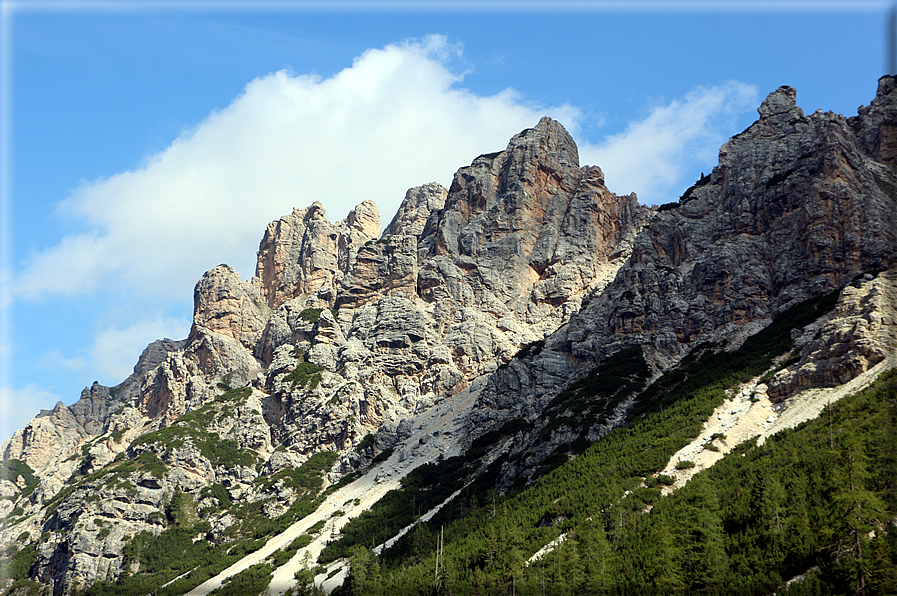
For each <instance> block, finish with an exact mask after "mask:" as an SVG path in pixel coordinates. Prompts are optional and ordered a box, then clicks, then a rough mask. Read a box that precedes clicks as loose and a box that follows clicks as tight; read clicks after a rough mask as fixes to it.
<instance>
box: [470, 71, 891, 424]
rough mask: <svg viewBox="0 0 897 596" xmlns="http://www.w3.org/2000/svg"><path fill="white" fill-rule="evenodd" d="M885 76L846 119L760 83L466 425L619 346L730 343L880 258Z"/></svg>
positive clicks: (652, 349)
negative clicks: (622, 253) (700, 164)
mask: <svg viewBox="0 0 897 596" xmlns="http://www.w3.org/2000/svg"><path fill="white" fill-rule="evenodd" d="M893 81H894V79H892V78H890V77H885V78H883V79H882V80H881V82H880V84H879V89H878V94H877V96H876V98H875V100H874V101H873V103H872V105H871V106H870V107H869V108H868V109H863V110H861V114H862V115H861V116H859V117H857V118H855V119H853V120H851V121H848V120H847V119H846V118H844V117H843V116H840V115H836V114H833V113H822V112H821V111H820V112H816V113H815V114H811V115H810V116H804V114H803V112H802V111H801V109H800V108H799V107H797V106H796V103H795V97H796V92H795V90H794V89H792V88H790V87H781V88H779V89H778V90H776V91H774V92H773V93H771V94H770V95H769V96H768V97H767V98H766V100H765V101H764V102H763V104H762V105H761V106H760V108H759V110H758V111H759V115H760V118H759V120H757V121H756V122H755V123H754V124H752V125H751V126H750V127H749V128H748V129H747V130H745V131H744V132H742V133H741V134H739V135H736V136H735V137H733V138H732V139H731V140H729V141H728V142H727V143H726V144H724V145H723V147H722V148H721V149H720V157H719V165H718V166H717V167H715V168H714V169H713V171H712V172H711V173H710V175H709V176H706V177H704V178H702V179H701V180H699V181H698V182H697V183H696V184H695V185H694V186H693V187H692V188H690V189H688V190H687V191H686V193H685V194H684V195H683V197H682V199H681V200H680V201H679V203H677V204H671V205H665V206H663V207H661V208H658V209H656V211H655V213H654V214H653V217H652V219H651V222H650V224H648V225H647V226H646V227H644V228H643V229H642V230H641V232H640V233H639V234H638V236H637V237H636V238H635V240H634V242H633V249H632V255H631V257H630V258H629V259H628V261H627V262H626V264H625V265H624V266H623V267H622V268H621V269H620V270H619V272H618V273H617V275H616V278H615V279H614V281H613V283H611V284H610V285H609V286H608V287H607V288H606V289H604V290H603V291H600V292H593V293H592V294H591V295H590V296H589V297H588V299H587V304H585V305H584V306H583V308H582V309H581V310H579V311H578V312H577V313H576V314H575V315H574V316H573V317H572V318H571V320H570V322H569V324H567V325H565V326H564V327H563V328H561V329H559V330H558V332H557V333H555V334H554V335H552V336H551V337H549V338H548V339H547V341H546V343H545V349H544V350H542V351H541V352H540V353H539V354H538V355H536V356H534V357H533V358H532V362H527V363H526V364H522V365H520V366H517V365H514V366H511V367H508V368H506V369H504V370H502V371H501V372H500V373H499V374H496V375H495V376H494V377H493V379H492V380H491V382H490V389H489V390H487V391H485V392H484V394H483V396H482V403H481V406H482V408H481V412H480V416H481V419H480V420H478V421H477V424H488V421H489V420H495V419H500V418H502V417H506V416H511V415H515V416H519V415H521V414H526V413H529V414H530V415H532V413H533V412H537V411H539V409H540V407H541V406H542V405H544V403H546V401H547V400H549V399H550V397H551V396H552V395H554V394H556V392H557V389H556V388H557V387H558V386H559V385H563V384H564V381H563V380H564V379H565V378H571V376H574V377H575V376H576V375H581V374H583V373H584V372H585V371H586V370H588V369H590V368H591V367H592V366H594V365H595V364H596V363H598V362H600V360H601V359H602V358H604V357H606V356H607V355H609V354H611V353H614V352H617V351H619V350H620V349H621V348H622V347H625V346H627V345H641V346H644V348H645V353H646V356H647V357H648V359H649V361H650V362H651V363H653V364H654V365H655V366H656V367H657V368H658V369H663V368H666V367H667V366H669V365H671V364H672V363H675V362H676V361H678V360H679V359H680V358H681V357H682V356H684V355H685V354H687V353H688V352H689V351H690V350H691V349H692V348H693V347H694V346H696V345H698V344H700V343H702V342H708V341H709V342H722V344H724V345H727V346H728V347H729V348H732V347H736V346H737V345H739V343H740V341H742V340H743V339H744V337H746V336H747V335H749V334H750V333H753V332H755V331H757V330H758V329H760V328H762V327H763V326H764V325H766V324H767V323H768V322H770V321H771V319H772V317H773V316H774V315H775V314H776V313H778V312H780V311H781V310H783V309H784V308H787V307H788V306H790V305H791V304H793V303H795V302H797V301H800V300H803V299H806V298H808V297H811V296H815V295H819V294H823V293H826V292H830V291H832V290H834V289H836V288H839V287H843V286H845V285H847V284H849V283H850V282H851V281H852V280H853V279H854V278H856V276H858V275H860V274H862V273H863V272H867V271H870V270H879V269H886V268H888V267H890V266H893V258H894V245H895V238H897V233H895V227H894V225H895V224H894V222H895V221H897V209H895V201H894V198H893V197H892V196H889V193H890V194H891V195H893V192H892V189H893V188H895V187H893V186H889V182H888V180H889V179H890V178H888V176H892V175H893V172H892V167H893V166H891V165H888V163H885V161H878V159H882V160H888V159H890V158H888V157H887V141H882V138H885V139H887V138H888V134H889V133H887V132H886V131H887V129H888V127H890V126H892V125H893V118H892V116H893V109H894V108H893V106H894V105H895V104H897V94H895V88H894V83H893ZM882 147H885V149H882ZM883 156H884V157H883ZM510 396H513V397H510Z"/></svg>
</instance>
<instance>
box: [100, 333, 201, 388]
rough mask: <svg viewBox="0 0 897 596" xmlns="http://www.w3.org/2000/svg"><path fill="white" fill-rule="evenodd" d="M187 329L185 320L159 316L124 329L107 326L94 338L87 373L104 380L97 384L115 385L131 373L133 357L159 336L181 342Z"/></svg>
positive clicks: (135, 361)
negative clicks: (95, 374)
mask: <svg viewBox="0 0 897 596" xmlns="http://www.w3.org/2000/svg"><path fill="white" fill-rule="evenodd" d="M189 328H190V322H189V321H185V320H182V319H177V318H171V317H162V316H157V317H156V318H154V319H149V320H144V321H138V322H137V323H134V324H133V325H129V326H127V327H125V328H124V329H119V328H118V327H117V326H115V325H112V326H110V327H107V328H106V329H104V330H103V331H101V332H100V333H99V334H97V336H96V337H95V338H94V343H93V346H92V347H91V361H92V367H91V370H93V371H96V373H97V374H98V375H100V376H101V377H105V378H104V379H103V380H102V381H101V382H105V383H107V384H109V385H115V384H118V383H120V382H122V381H123V380H125V379H126V378H127V377H128V375H130V374H131V372H133V370H134V365H135V364H136V363H137V358H138V357H139V356H140V354H141V353H142V352H143V350H144V348H146V346H147V345H148V344H149V343H150V342H152V341H155V340H157V339H161V338H163V337H167V338H170V339H183V338H184V337H186V331H187V330H189Z"/></svg>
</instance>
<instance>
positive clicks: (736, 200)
mask: <svg viewBox="0 0 897 596" xmlns="http://www.w3.org/2000/svg"><path fill="white" fill-rule="evenodd" d="M895 88H897V86H895V83H894V79H893V78H890V77H886V78H883V79H882V80H881V82H880V85H879V90H878V94H877V96H876V98H875V100H874V101H873V102H872V104H871V105H870V106H868V107H865V108H861V109H860V111H859V114H858V115H857V116H855V117H852V118H849V119H846V118H844V117H842V116H839V115H836V114H832V113H822V112H816V113H815V114H811V115H809V116H805V115H804V114H803V112H802V111H801V110H800V108H798V107H797V105H796V102H795V98H796V94H795V91H794V90H793V89H791V88H789V87H782V88H779V89H778V90H776V91H774V92H773V93H771V94H770V95H769V96H768V97H767V98H766V100H765V101H764V102H763V104H762V105H761V106H760V109H759V115H760V118H759V120H758V121H757V122H755V123H754V124H753V125H752V126H751V127H749V128H748V129H747V130H745V131H744V132H743V133H741V134H739V135H736V136H735V137H733V138H732V139H731V140H730V141H729V142H727V143H726V144H725V145H723V147H722V148H721V150H720V157H719V165H718V166H717V167H715V168H714V169H713V171H712V172H711V173H710V174H709V175H708V176H706V177H702V178H701V179H700V180H698V181H697V182H696V184H695V185H694V186H693V187H691V188H690V189H688V190H687V191H686V192H685V194H684V195H683V196H682V198H681V199H680V201H679V202H678V203H674V204H669V205H664V206H661V207H655V208H647V207H644V206H641V205H639V204H638V201H637V198H636V196H635V195H629V196H617V195H615V194H613V193H611V192H610V191H609V190H608V189H607V188H606V186H605V184H604V176H603V173H602V171H601V170H600V169H599V168H598V167H595V166H584V167H583V166H580V164H579V158H578V150H577V148H576V145H575V143H574V142H573V140H572V138H571V137H570V135H569V134H568V133H567V131H566V130H564V128H563V127H562V126H561V125H560V124H559V123H557V122H555V121H553V120H551V119H549V118H543V119H542V120H541V121H540V122H539V123H538V124H537V125H536V126H534V127H533V128H531V129H527V130H524V131H522V132H521V133H519V134H517V135H515V136H514V137H513V138H512V139H511V140H510V142H509V143H508V146H507V147H506V149H505V150H504V151H500V152H497V153H494V154H488V155H481V156H479V157H477V158H476V159H475V160H473V162H472V163H471V164H470V165H469V166H466V167H463V168H461V169H460V170H458V172H457V173H456V174H455V177H454V179H453V181H452V184H451V186H450V188H448V189H446V188H444V187H442V186H440V185H438V184H436V183H430V184H425V185H423V186H420V187H416V188H412V189H410V190H409V191H408V192H407V194H406V196H405V199H404V201H403V202H402V205H401V207H400V208H399V211H398V212H397V213H396V215H395V217H394V218H393V219H392V221H391V223H390V224H389V225H388V226H387V228H386V230H385V232H384V233H383V234H382V235H381V234H380V216H379V213H378V211H377V208H376V207H375V206H374V204H373V203H371V202H369V201H365V202H363V203H361V204H359V205H358V206H356V207H355V208H354V209H353V210H352V211H351V212H350V213H349V214H348V216H347V217H346V218H345V219H344V220H342V221H339V222H337V223H331V222H330V221H328V220H327V218H326V216H325V213H324V209H323V206H322V205H321V204H320V203H317V202H316V203H314V204H313V205H311V206H310V207H308V208H306V209H294V210H293V212H292V213H291V214H289V215H287V216H285V217H283V218H281V219H279V220H277V221H275V222H272V223H271V224H269V225H268V228H267V230H266V231H265V234H264V238H263V239H262V241H261V243H260V246H259V251H258V263H257V267H256V272H255V276H254V277H253V278H252V279H249V280H241V279H240V277H239V275H238V274H237V273H236V272H235V271H234V270H233V269H231V268H230V267H228V266H227V265H219V266H218V267H215V268H213V269H210V270H209V271H208V272H206V274H205V275H204V276H203V277H202V279H201V280H200V281H199V282H198V283H197V285H196V288H195V291H194V319H193V326H192V328H191V331H190V335H189V337H188V338H187V339H185V340H183V341H179V342H174V341H171V340H160V341H159V342H154V343H153V344H151V345H150V346H149V347H148V348H147V349H146V351H145V352H144V353H143V355H142V356H141V358H140V360H139V362H138V363H137V366H135V369H134V373H133V374H132V375H131V376H130V377H128V379H126V380H125V382H123V383H122V384H121V385H119V386H117V387H113V388H106V387H102V386H100V385H96V384H95V385H94V386H93V387H91V388H89V389H85V391H84V393H83V394H82V396H81V399H80V400H79V401H78V402H77V403H75V404H73V405H72V406H68V407H66V406H65V405H63V404H61V403H60V404H58V405H57V406H56V408H54V410H52V411H50V412H42V413H41V414H40V415H39V416H38V417H37V418H36V419H35V420H34V421H32V422H31V423H30V424H29V425H28V426H27V427H26V428H25V429H23V430H21V431H18V432H17V433H16V434H15V435H14V436H13V437H12V438H11V439H10V440H9V441H7V443H6V444H5V445H4V459H5V460H20V461H21V462H23V463H24V464H27V466H30V468H31V469H32V470H34V472H35V473H36V474H37V476H38V477H39V479H40V481H39V484H38V485H37V487H36V489H35V490H34V491H33V492H31V493H30V494H28V495H24V494H23V493H24V492H25V491H24V490H19V489H17V488H16V487H15V486H14V483H10V482H8V481H7V483H6V484H9V485H10V486H7V485H6V484H0V494H6V493H7V492H8V493H9V498H10V499H13V500H14V501H15V505H16V507H18V508H19V509H17V511H19V513H18V514H17V515H20V516H21V519H18V521H16V523H14V524H11V525H10V526H9V527H8V528H6V529H4V530H0V535H2V536H3V537H4V540H6V539H7V538H9V537H11V536H13V535H14V534H13V533H15V536H20V535H24V534H22V532H23V531H25V530H27V532H28V533H29V534H30V535H32V536H35V537H37V536H41V535H43V538H41V540H40V541H39V544H38V555H37V556H38V559H37V564H36V565H35V567H34V570H33V573H32V577H35V578H38V579H39V581H40V582H41V583H43V584H46V585H51V584H52V585H54V593H56V594H64V593H67V592H70V591H71V590H72V589H73V588H74V587H79V586H80V587H83V586H86V585H89V584H91V583H92V582H95V581H96V580H97V579H98V578H102V577H106V578H109V579H115V578H117V577H120V576H121V574H123V573H124V572H126V571H127V570H128V569H129V565H130V562H129V561H126V560H125V559H124V557H123V556H122V550H123V548H124V544H125V543H126V542H127V541H128V539H129V538H131V537H134V536H137V535H139V534H140V533H141V532H146V533H147V535H156V534H159V533H160V532H161V531H162V530H163V529H164V528H165V527H167V525H169V524H170V523H173V522H171V520H169V519H168V517H170V516H172V515H180V514H183V515H188V516H189V515H197V512H202V515H203V518H204V519H206V520H208V522H209V528H210V529H209V530H208V533H207V534H206V538H207V539H209V540H212V541H216V542H219V543H224V542H228V541H232V540H234V536H235V535H237V534H239V532H238V530H237V528H238V527H241V524H242V523H243V520H240V519H238V516H235V515H231V513H230V512H229V511H228V509H227V508H226V507H225V505H224V504H225V503H230V502H232V501H233V502H237V501H239V502H241V503H244V504H253V507H254V508H255V509H254V510H257V511H259V512H261V513H262V514H264V515H266V516H268V517H276V516H278V515H281V514H284V513H285V512H289V511H291V509H290V508H291V506H292V505H293V504H294V503H295V502H296V499H297V498H298V497H299V496H300V493H301V491H299V490H298V489H297V488H296V487H297V486H298V484H297V482H298V481H295V482H294V481H293V480H295V479H293V480H290V478H292V477H291V476H290V474H292V473H293V471H294V470H295V468H297V467H298V466H300V465H302V464H303V462H307V461H308V460H309V458H310V457H312V456H314V455H315V454H321V453H322V452H325V451H326V452H330V451H333V452H335V453H334V454H333V456H332V457H333V459H332V460H328V461H332V462H333V464H332V467H330V468H328V469H327V470H324V471H323V472H322V474H323V477H325V478H328V481H329V480H336V479H337V478H339V476H340V475H342V474H345V473H347V472H353V471H358V470H360V469H361V468H363V467H364V466H366V465H367V464H368V463H370V461H371V458H372V457H374V456H375V454H376V453H377V452H378V451H380V450H384V449H389V448H392V447H398V446H400V444H401V443H402V441H405V440H408V439H409V437H411V436H412V435H413V434H414V433H416V432H417V431H419V430H420V428H419V427H416V428H412V424H411V422H409V420H411V419H412V417H414V416H415V415H419V414H422V413H427V412H431V411H433V410H434V408H433V406H434V405H438V404H439V403H440V402H442V401H443V400H446V399H447V398H450V397H452V396H470V401H469V402H467V403H473V399H474V398H475V397H476V398H477V401H476V405H475V407H473V408H472V409H471V410H470V414H469V417H468V418H466V419H465V423H466V430H467V434H466V436H464V437H460V438H458V439H453V440H457V441H460V442H461V443H464V442H466V441H469V440H470V438H472V437H473V436H475V435H477V434H480V433H482V432H484V431H485V430H486V429H488V428H489V427H490V426H492V425H494V424H495V423H497V422H499V421H503V420H506V419H509V418H525V419H526V421H518V422H519V423H520V424H521V425H524V426H526V425H532V424H533V423H535V426H536V427H537V428H538V429H540V430H541V429H543V428H547V426H548V425H549V424H550V423H551V421H547V420H546V421H540V420H539V416H540V415H541V414H543V412H544V411H545V408H546V406H547V405H548V404H549V402H551V400H552V399H553V398H554V397H555V396H557V395H558V393H559V392H560V391H561V390H563V389H564V388H565V387H566V386H568V385H569V384H570V383H571V381H573V380H575V379H578V378H580V377H582V376H583V375H584V374H585V373H587V372H588V371H589V370H592V369H593V368H594V367H596V365H600V364H601V363H602V362H604V361H606V360H607V358H608V357H609V356H612V355H615V354H616V355H617V356H616V357H617V358H619V357H620V356H619V354H620V353H621V350H623V349H625V348H632V347H637V350H636V351H640V352H641V353H642V354H643V355H644V358H645V360H646V362H645V363H644V364H645V365H644V366H643V367H642V368H639V369H638V370H637V371H636V376H637V377H638V380H639V382H647V381H648V380H649V379H650V378H651V377H652V376H656V375H657V374H658V373H659V372H661V371H663V370H664V369H666V368H668V367H669V366H672V365H674V364H675V363H676V362H678V361H679V360H680V359H682V358H683V357H684V356H686V355H687V354H689V353H690V352H691V351H692V350H694V349H695V348H696V346H699V345H703V346H705V348H706V346H708V345H715V346H716V347H717V348H718V349H733V348H735V347H737V346H738V345H739V344H740V343H741V342H742V341H743V340H744V338H746V337H747V336H748V335H750V334H752V333H753V332H755V331H757V330H759V329H761V328H762V327H764V326H765V325H767V324H768V323H769V322H770V321H771V320H772V318H773V317H774V316H775V315H776V314H778V313H780V312H782V311H783V310H785V309H786V308H788V307H789V306H791V305H793V304H795V303H796V302H798V301H801V300H804V299H806V298H810V297H814V296H820V295H822V294H826V293H828V292H831V291H834V290H837V289H839V288H843V290H842V293H841V301H840V302H839V305H838V308H837V309H836V312H835V313H834V314H833V315H832V316H831V317H830V319H826V320H820V321H818V322H817V323H815V324H814V325H813V326H810V327H807V328H805V329H803V330H801V331H800V334H801V336H800V338H799V339H800V341H798V345H799V346H801V349H802V351H801V353H800V356H799V358H798V359H797V360H795V361H793V362H790V363H789V364H788V365H787V366H786V367H785V368H784V369H783V370H782V371H781V372H779V373H778V375H777V376H775V377H774V378H773V380H772V381H771V382H770V386H769V394H770V396H774V397H775V398H776V399H781V400H784V399H787V397H788V396H789V395H790V394H791V393H793V392H794V391H796V390H798V389H800V388H805V387H810V386H821V385H827V384H832V383H841V382H843V381H844V380H845V379H847V378H850V377H852V376H854V375H856V374H857V373H858V372H862V371H865V370H867V369H868V368H869V367H871V366H873V365H874V364H875V363H877V362H879V361H881V360H882V359H883V358H884V357H885V356H886V355H887V354H888V353H889V352H890V351H891V350H892V349H893V346H894V343H895V342H897V336H895V331H894V329H895V325H894V318H895V315H894V312H893V302H894V299H895V293H894V276H893V273H886V274H881V275H878V273H879V272H881V271H883V270H887V269H889V268H891V267H893V266H894V262H893V255H894V250H893V249H894V243H895V240H897V232H895V228H894V222H895V221H897V217H895V216H897V208H895V205H897V203H895V197H897V195H895V189H897V169H895V168H897V164H895V163H894V160H895V151H897V138H895V132H894V131H895V128H894V127H895V124H894V122H895V110H897V95H895V94H897V91H895ZM851 283H853V284H857V285H858V286H862V291H859V287H855V288H852V287H851V285H850V284H851ZM622 353H623V354H626V352H622ZM633 353H635V352H633ZM481 387H484V388H482V389H481ZM474 388H475V389H476V391H474ZM477 396H478V397H477ZM465 399H467V397H465ZM628 403H629V402H627V401H626V400H625V399H622V400H620V401H619V402H618V403H616V405H614V406H613V408H610V410H612V411H609V412H607V413H606V415H605V416H604V417H603V418H602V419H601V421H600V423H595V425H594V428H590V429H587V430H588V432H587V433H586V435H582V434H579V433H578V432H573V431H572V430H571V428H570V427H569V426H565V425H564V424H554V425H553V426H552V428H551V429H548V430H550V431H551V432H546V433H544V435H545V436H546V437H547V439H546V440H545V441H543V443H544V444H538V442H533V443H532V444H531V445H529V446H527V445H523V444H520V445H517V444H514V445H513V446H512V447H509V448H513V449H520V450H523V449H529V451H528V453H529V455H528V456H527V461H526V462H525V466H528V467H529V468H533V467H535V466H538V465H539V462H540V461H541V460H542V459H544V458H545V457H547V456H548V455H549V454H551V453H552V452H553V450H554V449H555V448H556V447H557V446H558V445H559V444H569V443H571V442H572V441H574V440H575V439H576V437H577V436H586V437H588V439H589V440H597V439H598V438H599V437H600V436H601V435H602V434H603V433H605V432H607V430H609V429H610V428H612V427H613V425H615V424H619V423H621V421H622V420H623V419H624V415H625V412H626V408H627V404H628ZM443 405H445V406H450V405H453V403H449V402H445V403H444V404H443ZM428 415H429V414H428ZM539 425H542V426H539ZM421 432H423V431H421ZM522 436H523V435H518V439H519V437H522ZM518 439H514V440H515V441H518V442H520V441H522V439H519V440H518ZM509 444H510V443H509ZM356 446H358V448H357V449H355V447H356ZM327 465H328V466H329V465H330V463H328V464H327ZM328 472H330V475H329V476H328V474H327V473H328ZM300 484H301V483H300ZM501 486H507V483H506V482H505V483H504V484H502V485H501ZM2 491H6V492H2ZM17 491H18V492H17ZM174 495H181V496H179V497H177V498H178V499H180V500H179V501H178V503H180V505H179V506H178V507H181V505H184V503H187V504H189V506H186V505H184V507H186V509H183V507H181V509H178V508H177V507H175V508H174V509H177V511H180V513H177V511H176V512H175V513H172V511H173V505H172V502H173V499H174ZM6 509H10V507H8V506H7V507H6ZM182 509H183V510H182ZM191 512H192V513H191ZM97 520H100V521H99V522H98V521H97ZM247 523H248V522H247ZM244 530H245V528H244ZM144 536H145V535H144Z"/></svg>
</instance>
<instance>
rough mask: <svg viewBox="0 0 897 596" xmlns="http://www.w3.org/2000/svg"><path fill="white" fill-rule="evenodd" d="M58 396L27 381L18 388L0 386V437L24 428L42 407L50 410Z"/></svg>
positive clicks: (5, 436)
mask: <svg viewBox="0 0 897 596" xmlns="http://www.w3.org/2000/svg"><path fill="white" fill-rule="evenodd" d="M59 400H60V398H59V396H58V395H56V394H55V393H53V392H52V391H49V390H47V389H43V388H41V387H38V386H37V385H35V384H34V383H29V384H28V385H25V386H24V387H20V388H18V389H15V388H11V387H0V437H2V438H4V439H5V438H7V437H9V436H11V435H12V433H13V432H15V431H16V430H18V429H20V428H24V427H25V425H26V424H28V422H29V421H30V420H31V419H32V418H34V417H35V416H36V415H37V414H38V413H39V412H40V411H41V410H42V409H44V410H50V409H52V408H53V406H55V405H56V402H58V401H59Z"/></svg>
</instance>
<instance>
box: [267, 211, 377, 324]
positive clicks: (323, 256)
mask: <svg viewBox="0 0 897 596" xmlns="http://www.w3.org/2000/svg"><path fill="white" fill-rule="evenodd" d="M379 235H380V212H379V211H378V210H377V206H376V205H374V203H373V202H371V201H365V202H363V203H361V204H360V205H358V206H357V207H356V208H355V209H354V210H353V211H352V212H350V213H349V215H348V217H346V219H345V220H344V221H341V222H338V223H337V224H331V223H330V222H329V221H327V219H326V217H325V212H324V207H323V206H322V205H321V203H319V202H317V201H315V203H313V204H312V206H311V207H309V208H307V209H294V210H293V212H292V213H291V214H290V215H288V216H286V217H283V218H281V219H280V220H278V221H276V222H272V223H270V224H268V229H267V230H266V231H265V237H264V238H263V239H262V243H261V245H260V246H259V252H258V265H257V266H256V272H255V275H256V277H257V278H258V279H259V281H260V282H261V287H262V296H263V297H264V299H265V301H266V303H267V304H268V306H270V307H271V308H277V307H278V306H280V305H281V304H283V303H285V302H287V301H289V300H291V299H293V298H296V297H298V296H300V295H303V294H305V295H312V296H316V297H317V298H318V300H320V301H321V302H322V303H324V304H327V305H332V304H333V300H334V299H335V297H336V288H337V286H338V285H339V282H340V280H341V279H342V276H343V275H345V273H346V272H347V271H348V270H349V268H350V267H351V266H352V264H353V263H354V262H355V255H356V253H357V252H358V248H359V247H360V246H361V245H362V244H363V243H364V242H365V241H367V240H369V239H371V238H376V237H377V236H379Z"/></svg>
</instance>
